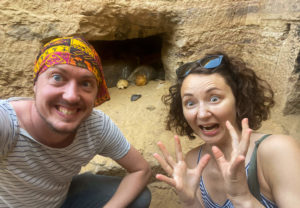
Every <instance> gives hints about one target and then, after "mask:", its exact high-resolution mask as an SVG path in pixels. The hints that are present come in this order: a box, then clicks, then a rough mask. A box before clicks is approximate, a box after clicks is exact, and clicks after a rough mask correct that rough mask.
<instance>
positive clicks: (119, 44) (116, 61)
mask: <svg viewBox="0 0 300 208" xmlns="http://www.w3.org/2000/svg"><path fill="white" fill-rule="evenodd" d="M89 42H90V43H91V44H92V45H93V46H94V48H95V50H96V51H97V52H98V54H99V56H100V58H101V62H102V65H103V71H104V76H105V80H106V83H107V86H108V87H109V88H110V87H115V86H116V84H117V82H118V81H119V80H120V79H123V80H128V81H129V82H130V83H132V84H135V79H137V77H136V76H138V75H139V74H144V75H145V78H146V79H147V82H149V81H150V80H157V79H159V80H164V79H165V71H164V67H163V64H162V60H161V48H162V38H161V36H160V35H155V36H150V37H146V38H136V39H127V40H113V41H104V40H97V41H89ZM145 84H146V83H145Z"/></svg>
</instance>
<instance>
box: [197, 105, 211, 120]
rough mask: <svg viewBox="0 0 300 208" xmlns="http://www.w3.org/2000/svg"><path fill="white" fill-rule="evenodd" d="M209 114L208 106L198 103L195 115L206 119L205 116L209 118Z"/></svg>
mask: <svg viewBox="0 0 300 208" xmlns="http://www.w3.org/2000/svg"><path fill="white" fill-rule="evenodd" d="M210 116H211V113H210V111H209V108H208V106H207V105H206V104H202V105H199V109H198V112H197V117H198V118H199V119H206V118H209V117H210Z"/></svg>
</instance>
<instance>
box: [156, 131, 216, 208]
mask: <svg viewBox="0 0 300 208" xmlns="http://www.w3.org/2000/svg"><path fill="white" fill-rule="evenodd" d="M157 145H158V147H159V148H160V150H161V152H162V154H163V157H161V156H160V155H159V154H157V153H155V154H154V157H155V158H156V160H157V161H158V162H159V164H160V166H161V167H162V168H163V169H164V170H165V172H166V173H167V175H168V176H166V175H162V174H157V175H156V178H157V179H158V180H160V181H163V182H165V183H167V184H169V185H171V186H173V187H174V188H175V189H176V191H177V194H178V196H179V199H180V200H181V201H182V202H183V203H185V204H193V203H195V200H196V191H197V189H198V188H199V182H200V177H201V173H202V171H203V169H204V168H205V166H206V165H207V163H208V161H209V159H210V156H209V155H204V156H203V157H202V158H201V159H200V161H199V163H198V165H197V166H196V167H195V168H193V169H190V168H188V167H187V164H186V162H185V161H184V155H183V153H182V149H181V144H180V140H179V138H178V136H175V151H176V160H174V159H173V157H172V156H171V155H170V154H169V152H168V151H167V149H166V147H165V146H164V145H163V143H162V142H158V144H157Z"/></svg>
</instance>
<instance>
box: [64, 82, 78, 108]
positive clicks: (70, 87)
mask: <svg viewBox="0 0 300 208" xmlns="http://www.w3.org/2000/svg"><path fill="white" fill-rule="evenodd" d="M78 90H79V89H78V86H77V83H76V82H70V83H68V84H67V85H66V87H65V90H64V94H63V99H64V100H66V101H68V102H69V103H77V102H79V100H80V95H79V91H78Z"/></svg>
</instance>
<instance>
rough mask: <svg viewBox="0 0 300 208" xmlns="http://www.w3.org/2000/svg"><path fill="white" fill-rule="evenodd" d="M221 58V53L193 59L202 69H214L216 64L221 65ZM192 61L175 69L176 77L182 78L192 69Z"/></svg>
mask: <svg viewBox="0 0 300 208" xmlns="http://www.w3.org/2000/svg"><path fill="white" fill-rule="evenodd" d="M222 60H223V55H211V56H206V57H205V58H203V59H199V60H197V61H195V63H197V64H198V65H199V66H200V67H202V68H204V69H214V68H216V67H218V66H220V65H221V63H222ZM193 63H194V62H190V63H187V64H184V65H182V66H181V67H179V68H178V69H177V70H176V75H177V77H178V78H184V77H186V76H187V75H188V74H189V73H190V72H191V70H192V68H191V67H190V66H191V65H193Z"/></svg>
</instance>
